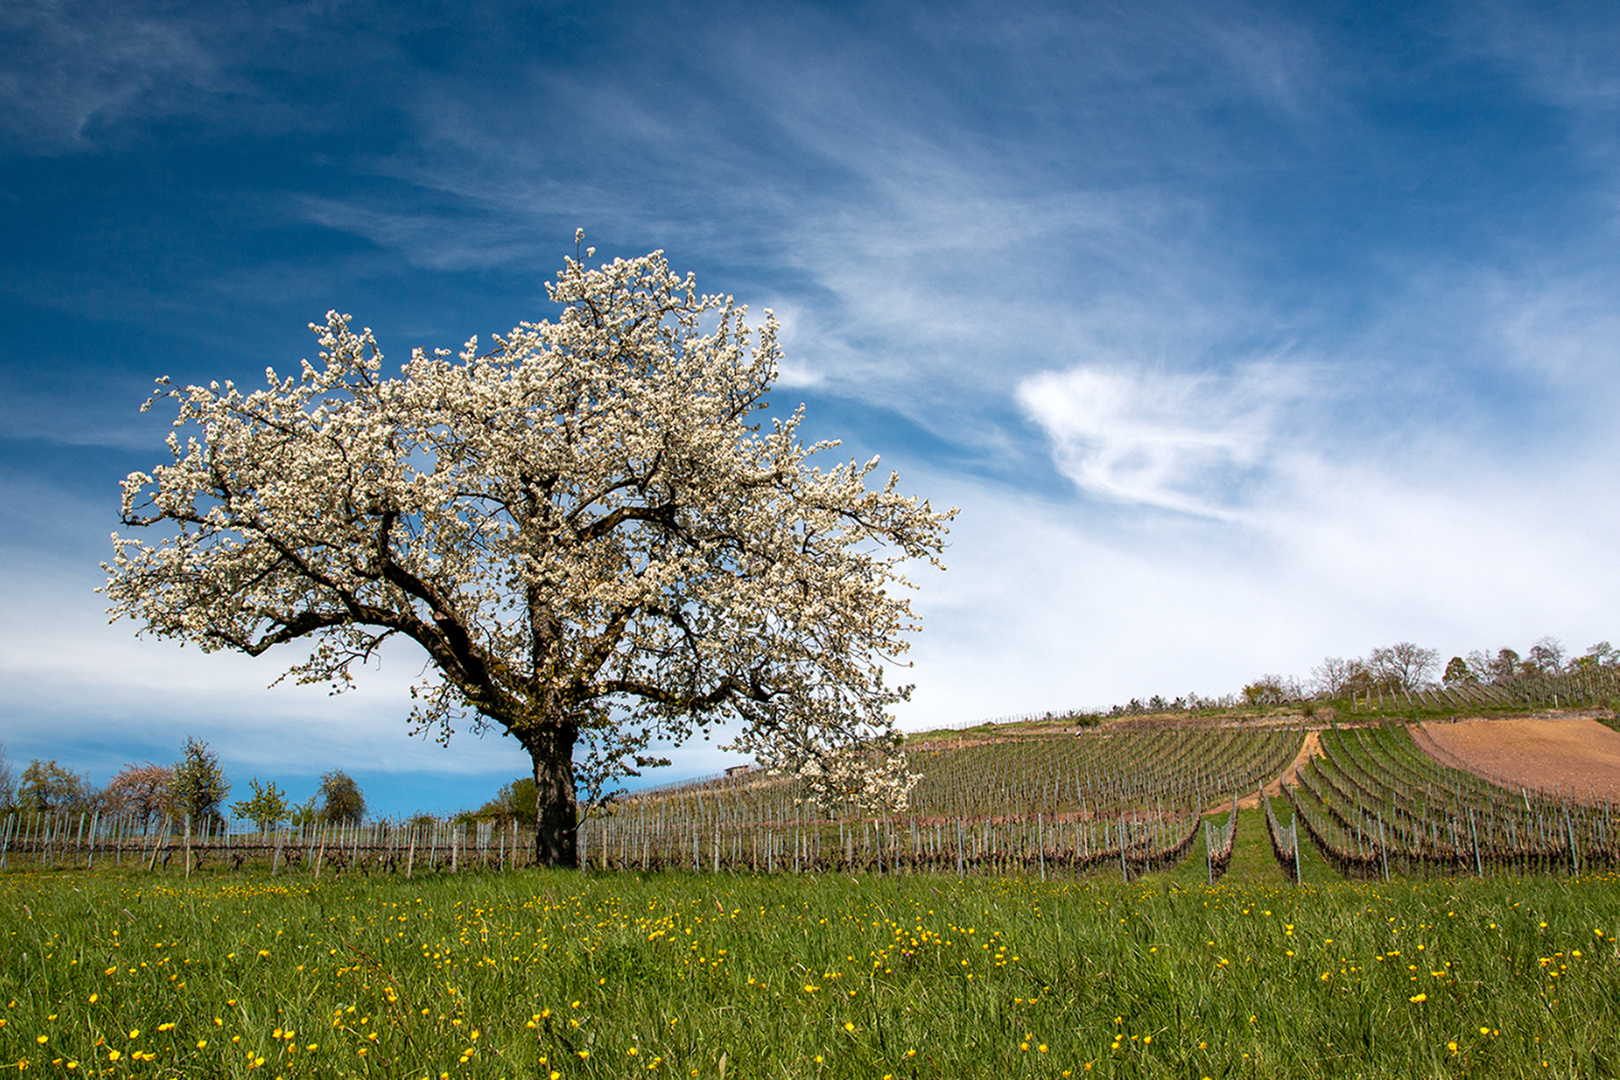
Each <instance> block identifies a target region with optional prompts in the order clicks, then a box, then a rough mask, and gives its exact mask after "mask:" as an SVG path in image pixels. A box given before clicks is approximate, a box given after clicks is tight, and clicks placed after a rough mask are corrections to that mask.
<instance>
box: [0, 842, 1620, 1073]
mask: <svg viewBox="0 0 1620 1080" xmlns="http://www.w3.org/2000/svg"><path fill="white" fill-rule="evenodd" d="M1265 829H1266V827H1265V824H1264V820H1263V816H1262V814H1261V813H1260V811H1258V810H1246V811H1244V812H1243V814H1242V819H1241V821H1240V824H1239V836H1240V842H1239V843H1238V845H1237V848H1236V850H1235V851H1234V854H1233V859H1232V864H1231V869H1230V871H1229V873H1228V874H1227V876H1226V877H1225V878H1223V879H1222V880H1221V881H1220V882H1218V883H1217V884H1215V885H1213V886H1210V885H1208V884H1207V882H1206V881H1205V880H1204V874H1205V868H1204V866H1203V865H1202V856H1201V855H1200V854H1198V853H1197V852H1194V853H1193V856H1194V857H1191V858H1189V859H1187V860H1184V861H1183V863H1182V864H1181V865H1179V866H1178V867H1176V868H1175V869H1173V870H1170V871H1167V872H1160V873H1153V874H1148V875H1146V876H1143V877H1141V878H1139V879H1136V880H1134V881H1132V882H1130V883H1123V882H1121V881H1120V880H1119V879H1118V877H1117V876H1115V877H1113V878H1111V879H1110V878H1108V877H1107V876H1105V875H1101V874H1098V875H1094V876H1073V877H1067V878H1060V877H1057V876H1054V878H1053V879H1051V880H1048V881H1047V882H1044V883H1043V882H1041V881H1040V880H1039V879H1038V878H1034V877H1031V876H1028V875H1020V876H1016V877H1003V878H997V877H989V876H971V875H970V876H967V877H963V878H957V877H954V876H949V875H941V874H918V875H900V876H893V875H890V876H876V875H859V876H856V875H849V874H802V875H791V874H778V875H774V876H764V875H746V874H729V873H721V874H713V873H706V874H693V873H690V872H683V871H665V872H659V873H651V874H640V873H635V872H624V871H621V872H611V873H597V872H558V871H536V870H523V871H517V872H507V873H504V874H500V873H463V874H460V875H449V874H429V875H418V876H417V877H415V878H413V879H404V878H402V877H399V876H397V875H395V876H372V877H368V876H362V875H359V874H354V873H348V874H339V875H332V874H328V875H327V876H325V877H323V878H321V879H318V880H317V879H315V878H314V877H313V875H311V874H303V875H292V876H289V875H287V874H285V873H283V874H282V875H280V876H277V877H271V876H270V875H269V874H268V873H267V872H265V871H254V870H249V871H246V872H229V871H215V872H198V873H196V874H194V875H193V876H192V877H191V878H190V879H189V880H188V879H186V878H185V877H184V876H183V875H180V874H176V873H169V874H164V873H161V872H159V873H147V872H144V871H141V870H129V869H113V868H107V869H97V870H91V871H84V870H57V871H49V872H42V871H39V870H21V871H13V872H11V873H8V874H5V875H0V935H3V938H4V942H5V950H4V955H5V960H4V963H3V964H0V1064H3V1065H4V1066H6V1067H7V1068H8V1069H16V1070H18V1072H19V1073H24V1072H27V1073H32V1072H43V1073H45V1074H46V1075H55V1076H80V1075H100V1076H152V1077H179V1076H211V1077H213V1076H218V1077H254V1078H258V1077H265V1078H268V1077H272V1076H274V1077H287V1078H291V1077H316V1076H321V1077H328V1076H378V1077H413V1078H414V1077H427V1078H432V1077H440V1078H448V1077H458V1078H459V1077H468V1078H471V1077H491V1078H496V1077H508V1078H518V1077H543V1078H546V1080H563V1078H570V1080H571V1078H576V1077H579V1078H583V1077H604V1078H605V1077H630V1076H648V1077H661V1076H673V1077H704V1078H714V1077H724V1076H732V1077H820V1076H825V1077H829V1078H830V1077H873V1078H879V1077H895V1078H901V1077H998V1078H1011V1077H1080V1076H1118V1077H1126V1076H1129V1077H1193V1078H1195V1080H1196V1078H1199V1077H1206V1076H1207V1077H1211V1078H1215V1077H1314V1076H1334V1077H1340V1076H1342V1077H1361V1076H1365V1077H1375V1076H1376V1077H1387V1076H1445V1077H1451V1076H1455V1077H1463V1076H1492V1077H1501V1076H1557V1077H1590V1076H1607V1075H1616V1074H1617V1073H1620V1051H1617V1050H1616V1046H1615V1039H1614V1031H1615V1030H1616V1022H1617V1020H1620V1017H1617V1016H1616V1012H1617V1009H1620V946H1617V944H1616V938H1615V935H1617V934H1620V880H1617V879H1616V878H1615V877H1614V876H1613V875H1609V874H1597V875H1590V876H1583V877H1579V878H1575V877H1569V876H1538V877H1525V878H1519V877H1513V876H1504V875H1495V876H1490V877H1486V878H1483V879H1475V878H1461V879H1449V878H1437V879H1431V880H1401V879H1397V880H1395V881H1392V882H1389V883H1385V882H1382V881H1377V882H1372V881H1345V880H1343V879H1342V878H1338V877H1337V875H1334V874H1332V873H1330V872H1329V871H1328V869H1327V866H1326V864H1325V863H1323V862H1321V861H1320V857H1319V856H1315V855H1314V853H1313V859H1312V861H1311V862H1310V864H1309V865H1307V866H1306V867H1305V868H1304V874H1303V876H1304V879H1305V883H1304V884H1303V885H1293V884H1289V883H1287V882H1286V880H1285V879H1284V877H1283V876H1282V874H1281V871H1280V870H1279V868H1278V866H1277V862H1276V860H1275V858H1274V857H1273V856H1272V853H1271V851H1270V849H1269V848H1268V847H1267V840H1266V837H1265ZM1201 842H1202V839H1200V843H1201Z"/></svg>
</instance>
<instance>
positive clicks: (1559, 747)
mask: <svg viewBox="0 0 1620 1080" xmlns="http://www.w3.org/2000/svg"><path fill="white" fill-rule="evenodd" d="M1411 730H1412V739H1413V741H1414V742H1416V743H1417V744H1418V746H1419V747H1421V748H1422V749H1423V750H1424V751H1425V752H1426V753H1428V754H1429V756H1430V757H1432V758H1434V759H1435V760H1436V761H1439V762H1440V763H1441V764H1443V765H1450V766H1452V767H1453V768H1457V769H1465V770H1467V771H1468V772H1471V773H1473V774H1474V775H1475V776H1478V777H1482V778H1483V779H1486V780H1490V781H1492V782H1493V783H1498V784H1502V783H1505V784H1507V785H1508V786H1510V787H1515V788H1518V787H1529V788H1541V789H1543V790H1545V791H1547V792H1549V793H1550V792H1552V791H1553V789H1554V788H1556V789H1557V790H1558V792H1559V793H1560V794H1562V795H1564V796H1565V797H1567V798H1573V799H1576V800H1580V801H1583V802H1584V801H1591V800H1594V799H1596V800H1598V801H1602V800H1605V799H1609V800H1616V799H1620V731H1614V730H1613V729H1611V728H1607V727H1605V726H1603V725H1602V724H1600V723H1598V722H1597V721H1596V720H1593V719H1591V718H1590V717H1584V716H1570V717H1556V718H1554V717H1545V718H1543V717H1513V718H1510V719H1504V720H1459V721H1456V722H1454V723H1446V722H1440V721H1431V722H1429V723H1426V724H1422V725H1420V726H1418V727H1414V728H1412V729H1411Z"/></svg>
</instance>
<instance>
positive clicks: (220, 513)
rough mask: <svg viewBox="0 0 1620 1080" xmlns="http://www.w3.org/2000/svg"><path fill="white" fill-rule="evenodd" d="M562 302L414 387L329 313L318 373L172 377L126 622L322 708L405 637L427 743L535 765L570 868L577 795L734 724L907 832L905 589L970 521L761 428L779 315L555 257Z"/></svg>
mask: <svg viewBox="0 0 1620 1080" xmlns="http://www.w3.org/2000/svg"><path fill="white" fill-rule="evenodd" d="M578 240H579V237H578V236H576V243H577V241H578ZM548 291H549V293H550V295H551V298H552V300H553V301H555V302H556V303H557V304H559V305H560V306H561V312H560V314H559V315H558V317H557V318H556V320H555V321H551V322H538V323H523V324H521V325H519V326H518V327H517V328H515V329H514V330H512V331H511V333H509V334H507V335H505V336H496V337H495V338H494V341H493V343H492V345H491V346H490V347H489V348H487V349H483V350H481V349H480V348H479V345H478V341H477V339H476V338H474V339H472V340H470V341H468V342H467V344H466V345H465V346H464V347H463V349H462V350H461V351H460V353H459V354H456V355H452V354H451V353H450V352H449V351H448V350H443V349H440V350H434V351H432V352H428V351H424V350H422V349H417V350H415V351H414V352H413V353H412V354H411V358H410V361H409V362H408V363H406V364H405V365H404V366H403V367H402V368H401V370H400V373H399V375H398V376H396V377H384V375H383V374H382V372H383V367H382V360H383V357H382V354H381V352H380V351H379V350H378V348H377V343H376V341H375V340H374V338H373V336H372V334H371V331H370V330H361V331H359V332H356V331H355V330H354V329H353V328H352V326H351V319H350V317H349V316H347V315H339V314H337V313H336V312H329V313H328V314H327V317H326V321H325V323H324V325H315V324H312V325H311V329H312V330H314V331H315V332H316V334H317V335H318V336H319V340H320V346H321V352H320V363H319V364H312V363H310V362H308V361H304V362H303V364H302V366H301V368H300V370H299V371H298V372H297V373H296V374H295V375H289V376H281V375H278V374H277V373H276V372H275V371H274V370H268V371H266V373H265V377H266V384H265V386H264V387H263V388H261V389H257V390H254V391H252V392H244V391H243V390H241V389H239V388H238V387H236V386H234V385H232V384H231V383H228V382H227V383H225V384H224V385H223V386H221V385H219V384H217V383H214V384H210V385H208V386H206V387H205V386H187V387H185V388H183V389H181V388H179V387H176V386H173V385H171V384H170V383H169V382H168V380H166V379H163V380H159V384H158V389H157V391H156V393H155V394H154V396H153V398H152V399H151V400H149V401H148V402H147V406H146V407H150V406H151V405H153V404H154V403H156V402H158V401H160V400H162V399H170V400H172V402H173V403H174V405H175V407H176V411H177V415H176V417H175V420H174V424H173V430H172V431H171V433H170V435H169V437H168V446H169V451H170V456H171V458H172V461H171V463H170V464H166V465H160V466H158V467H157V468H155V469H153V470H152V471H151V472H150V473H146V472H135V473H131V474H130V475H129V477H128V478H127V479H126V480H125V481H124V485H123V510H122V518H123V522H124V524H125V525H126V526H129V527H138V528H141V529H152V530H153V531H154V533H155V534H156V535H155V536H154V537H153V538H152V539H149V540H143V539H138V538H132V537H128V536H120V535H118V534H114V537H113V542H114V547H115V555H114V558H113V562H112V564H111V565H110V566H106V567H105V569H106V570H107V571H108V574H109V577H108V581H107V585H106V586H105V591H106V593H107V595H108V597H109V598H110V601H111V607H110V608H109V609H108V613H109V615H111V616H112V617H113V618H114V619H117V618H120V617H126V616H127V617H129V618H132V619H134V620H136V621H137V622H139V623H140V624H142V626H141V629H142V632H150V633H153V634H155V635H157V636H159V637H174V638H180V639H183V640H187V641H193V642H196V643H198V644H199V645H201V647H202V648H203V649H205V650H210V651H211V650H214V649H236V650H240V651H243V652H246V653H249V654H252V655H258V654H260V653H263V652H265V651H266V650H268V649H270V648H271V647H273V646H276V645H281V644H287V643H291V642H294V641H299V640H306V641H307V642H308V644H309V651H308V654H307V656H304V657H303V658H302V659H301V660H299V661H298V662H297V663H295V664H293V665H292V666H291V667H290V668H289V669H288V671H287V673H286V674H287V675H290V676H292V677H294V678H295V679H297V680H298V681H300V682H328V683H330V684H332V686H333V687H334V689H336V690H342V689H343V688H344V687H345V686H347V685H348V684H349V682H350V680H351V677H352V670H353V668H354V665H355V664H356V662H357V661H359V662H364V661H365V660H366V659H367V658H368V657H371V656H373V655H374V654H375V653H376V650H377V649H378V647H379V646H380V645H381V644H382V643H383V642H384V641H385V640H386V639H388V638H390V637H392V636H395V635H400V636H403V637H407V638H410V639H412V640H414V641H416V642H417V643H418V644H419V645H421V646H422V648H423V649H425V650H426V651H427V654H428V656H429V657H430V658H431V661H432V664H431V667H430V668H429V672H430V674H429V675H428V676H427V677H426V678H425V679H424V680H423V681H422V683H421V684H420V685H418V686H417V687H415V688H414V690H413V697H414V700H415V708H414V710H413V714H412V715H413V719H414V722H415V726H416V728H417V729H418V730H428V731H432V732H434V733H436V734H437V736H438V737H439V738H441V739H448V738H449V735H450V733H451V731H452V728H453V724H454V722H455V721H456V720H457V719H458V718H460V717H462V716H464V715H468V714H471V716H472V718H473V723H474V724H475V725H490V726H494V727H496V728H498V729H500V730H502V731H504V732H507V733H509V734H511V735H513V736H514V737H516V738H517V739H518V740H519V741H520V742H521V743H522V744H523V745H524V747H525V748H526V749H527V750H528V751H529V752H530V755H531V757H532V758H533V760H534V763H535V770H536V780H537V787H538V788H539V790H540V796H539V797H540V802H541V806H540V820H541V822H542V829H541V833H542V836H541V839H540V841H539V843H540V846H541V849H542V850H541V855H542V857H543V858H546V859H547V860H548V861H555V862H568V863H571V862H572V861H573V841H572V827H573V822H574V815H575V805H574V788H575V785H576V783H577V784H578V785H579V786H581V787H583V788H585V789H586V790H587V791H591V792H596V791H600V790H601V789H602V787H603V785H605V784H607V783H610V782H612V781H613V780H614V779H616V778H620V777H623V776H625V775H629V774H631V773H633V772H634V769H635V767H636V765H635V763H636V762H637V761H638V760H642V761H645V760H646V759H645V757H644V755H643V751H645V750H646V749H647V748H648V747H649V746H650V745H652V743H653V742H654V741H655V740H658V739H663V740H672V741H675V742H679V741H680V740H682V739H685V738H687V737H689V736H691V735H692V734H693V733H694V732H699V731H703V732H707V731H708V730H709V729H710V728H711V727H712V726H713V725H715V724H719V723H725V722H727V721H731V722H733V723H735V724H737V725H738V730H737V734H736V736H735V738H734V740H733V742H732V743H731V745H732V746H733V747H734V748H735V749H736V750H738V751H740V752H743V753H749V754H752V755H754V756H755V757H756V758H757V759H758V760H759V762H760V763H761V764H762V765H764V766H766V767H769V768H775V769H779V770H784V771H787V772H790V773H793V774H796V775H800V776H802V777H804V778H805V780H806V783H807V784H808V785H809V788H810V790H811V792H812V793H813V794H815V796H816V797H817V798H853V799H856V800H857V801H861V802H864V803H867V804H870V805H879V804H881V805H890V806H893V805H896V804H897V803H898V804H899V805H903V801H904V795H905V789H907V788H909V785H910V783H911V780H910V779H908V778H909V777H910V774H909V772H907V770H906V769H905V767H904V763H903V759H900V758H898V757H894V756H892V755H891V753H890V751H892V750H893V749H894V748H895V747H897V745H898V736H897V735H896V733H895V730H894V727H893V717H892V714H891V711H890V710H891V707H892V706H893V705H894V704H895V703H896V702H898V701H900V700H903V699H905V698H906V697H907V696H908V694H909V693H910V687H909V686H903V685H890V684H888V683H887V682H886V681H885V670H886V666H894V665H897V664H899V663H900V662H901V661H900V657H901V656H902V655H903V654H904V653H905V651H906V649H907V643H908V636H909V635H910V634H911V633H912V632H914V631H915V630H916V629H917V628H918V627H917V620H916V618H915V617H914V615H913V613H912V611H911V608H910V605H909V602H908V601H907V600H906V599H905V592H906V589H907V588H908V587H909V585H908V582H907V581H906V578H905V577H904V574H903V573H902V570H903V566H904V564H905V563H906V562H907V561H910V560H927V561H929V562H932V563H934V564H935V565H938V559H939V556H940V554H941V551H942V548H943V542H944V535H945V523H946V522H947V521H948V520H949V518H950V517H951V516H952V515H953V514H954V513H955V511H954V510H953V511H947V512H937V511H934V510H932V509H931V508H930V506H929V504H928V503H927V502H925V501H919V500H917V499H916V498H914V497H911V496H907V495H903V494H901V493H900V490H899V484H898V479H897V478H896V477H895V476H894V475H892V474H891V475H890V476H889V477H887V478H886V480H884V481H883V482H881V483H880V484H876V485H875V486H872V487H869V486H868V482H869V480H871V479H872V478H873V473H874V471H875V470H876V468H877V465H878V461H877V459H876V458H874V459H872V460H871V461H868V462H866V463H864V464H858V463H856V462H854V461H848V462H837V463H833V464H830V465H829V466H828V467H826V468H825V469H823V468H821V467H818V466H815V465H812V464H811V461H810V459H811V458H812V456H814V455H817V454H821V453H824V452H825V451H828V450H830V449H832V448H834V447H835V446H837V443H834V442H823V443H817V444H814V445H809V446H806V445H804V444H803V443H801V442H800V441H799V439H798V436H797V431H798V427H799V424H800V422H801V419H802V415H803V409H802V407H801V408H800V409H799V410H798V411H796V412H794V413H793V414H792V415H791V416H789V417H788V418H787V419H771V420H770V421H769V423H768V424H767V423H762V421H763V420H764V418H765V414H764V413H763V410H764V409H765V408H766V407H767V404H768V403H767V401H766V394H767V393H768V392H769V390H770V389H771V386H772V384H773V382H774V380H775V378H776V374H777V369H778V364H779V362H780V359H781V354H780V351H779V349H778V346H777V340H776V332H777V328H776V322H775V320H774V318H772V317H771V315H770V313H769V312H767V313H766V317H765V320H764V322H763V324H761V325H759V326H757V327H750V326H749V325H748V324H747V322H746V309H745V308H743V307H742V306H740V305H737V304H735V303H734V302H733V301H732V299H731V298H730V297H721V296H706V295H700V294H699V293H698V292H697V290H696V284H695V282H694V280H693V278H692V276H691V275H687V276H686V277H684V278H682V277H680V276H678V275H676V274H674V273H671V271H670V269H669V265H668V263H667V262H666V261H665V259H664V257H663V254H662V253H661V252H654V253H652V254H650V255H647V256H645V257H642V258H637V259H631V260H622V259H620V260H614V261H613V262H612V263H608V264H604V265H602V266H600V267H599V268H597V269H587V268H586V266H585V265H584V264H583V263H582V262H581V261H578V260H576V259H568V260H566V265H565V267H564V269H563V271H562V272H561V273H560V274H559V276H558V279H557V281H556V282H555V283H554V284H551V285H548ZM284 677H285V676H284ZM582 734H583V735H584V736H585V738H586V741H587V744H588V753H587V754H586V756H585V758H584V760H582V761H580V762H579V763H578V774H577V775H576V774H575V763H574V761H573V757H574V751H575V746H576V741H577V739H578V738H579V737H580V736H581V735H582ZM548 845H549V846H548Z"/></svg>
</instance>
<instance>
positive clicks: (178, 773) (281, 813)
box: [0, 736, 366, 829]
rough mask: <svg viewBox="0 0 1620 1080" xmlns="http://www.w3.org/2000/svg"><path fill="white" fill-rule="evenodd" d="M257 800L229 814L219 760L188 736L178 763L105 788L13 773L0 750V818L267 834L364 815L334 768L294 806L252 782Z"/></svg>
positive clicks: (45, 768)
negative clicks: (148, 823)
mask: <svg viewBox="0 0 1620 1080" xmlns="http://www.w3.org/2000/svg"><path fill="white" fill-rule="evenodd" d="M248 788H249V790H250V791H251V792H252V795H251V796H250V797H249V798H247V799H243V800H241V801H239V802H236V803H232V804H230V805H229V806H228V807H227V805H226V801H225V800H226V799H227V798H228V797H229V796H230V792H231V783H230V781H229V780H227V779H226V778H225V770H224V768H223V767H222V766H221V765H220V763H219V755H217V754H216V753H214V751H213V750H212V749H210V747H209V745H208V743H207V742H205V741H203V740H202V739H198V738H194V737H189V736H188V737H187V739H186V742H185V746H184V748H183V749H182V752H181V756H180V760H179V761H177V762H175V763H174V764H173V765H156V764H153V763H152V762H150V761H148V762H145V763H143V764H138V765H137V764H129V765H125V766H124V767H123V768H122V769H120V770H119V771H118V772H117V773H116V774H114V776H113V778H112V779H111V780H109V781H108V782H107V785H106V786H105V787H100V788H98V787H96V786H95V785H94V784H92V783H91V782H90V778H89V776H87V775H84V774H80V773H76V772H74V771H73V770H72V769H68V768H65V767H63V766H62V765H60V764H58V763H57V761H56V760H55V759H51V760H49V761H46V760H42V759H40V758H35V759H33V760H32V761H30V762H29V763H28V765H27V767H26V768H24V769H23V770H22V773H21V774H20V775H18V774H16V773H15V772H14V771H13V769H12V766H11V763H10V761H9V759H8V758H7V756H6V750H5V745H4V744H0V813H4V812H16V811H21V812H25V813H36V812H37V813H70V814H77V813H97V812H99V813H102V814H109V815H111V814H130V815H134V816H136V817H140V818H154V817H172V818H174V819H176V820H181V821H184V820H190V821H192V822H193V823H197V824H201V823H203V822H208V823H210V824H211V825H213V826H215V827H219V826H222V825H223V824H224V822H225V815H226V811H227V810H229V812H230V816H231V817H233V818H235V819H236V820H239V821H251V822H253V823H254V825H256V826H258V827H259V828H262V829H268V828H272V827H274V826H276V825H280V824H283V823H286V824H293V825H308V824H314V823H317V822H334V823H335V822H344V823H349V824H355V823H358V822H360V821H363V820H364V819H365V816H366V798H365V795H364V794H363V793H362V792H361V790H360V785H359V784H357V783H356V782H355V780H354V778H353V777H351V776H350V775H349V774H348V773H346V772H344V771H343V770H341V769H334V770H333V771H331V772H329V773H326V774H325V775H323V776H322V777H321V782H320V785H319V787H318V788H317V789H316V791H315V794H313V795H311V796H310V797H309V799H308V800H307V801H305V802H302V803H293V802H292V801H290V800H289V799H288V797H287V793H286V792H285V791H283V790H282V789H281V788H280V787H278V786H277V785H276V784H275V783H274V782H273V781H271V782H268V783H261V782H260V781H259V780H258V778H257V777H255V778H254V779H252V780H249V781H248Z"/></svg>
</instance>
